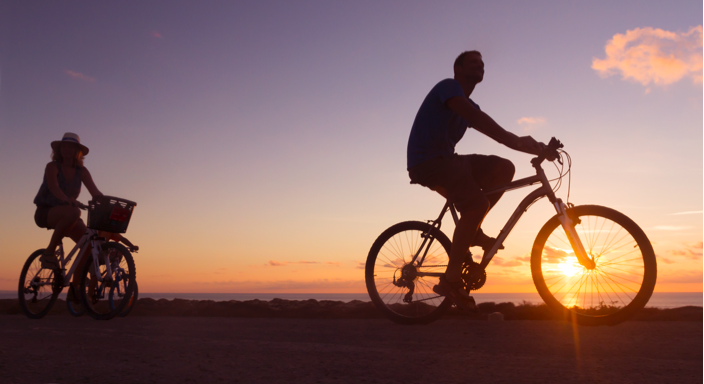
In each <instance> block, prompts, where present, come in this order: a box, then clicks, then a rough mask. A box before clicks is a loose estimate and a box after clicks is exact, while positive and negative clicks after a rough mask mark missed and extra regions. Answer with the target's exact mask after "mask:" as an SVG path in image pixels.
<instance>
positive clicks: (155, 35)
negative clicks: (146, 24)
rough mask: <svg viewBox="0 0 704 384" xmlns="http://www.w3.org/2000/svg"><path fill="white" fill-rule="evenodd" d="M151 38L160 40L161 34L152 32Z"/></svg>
mask: <svg viewBox="0 0 704 384" xmlns="http://www.w3.org/2000/svg"><path fill="white" fill-rule="evenodd" d="M152 37H156V38H157V39H161V33H159V32H157V31H152Z"/></svg>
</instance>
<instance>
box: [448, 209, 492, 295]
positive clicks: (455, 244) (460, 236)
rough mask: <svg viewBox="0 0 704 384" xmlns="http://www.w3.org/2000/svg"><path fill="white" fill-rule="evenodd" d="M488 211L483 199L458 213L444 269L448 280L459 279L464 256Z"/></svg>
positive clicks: (455, 280)
mask: <svg viewBox="0 0 704 384" xmlns="http://www.w3.org/2000/svg"><path fill="white" fill-rule="evenodd" d="M488 211H489V203H488V201H486V200H485V201H484V202H482V204H477V205H476V208H474V209H472V210H466V211H465V212H463V213H461V214H460V219H459V220H458V221H457V226H456V227H455V232H454V234H453V235H452V248H451V250H450V255H449V256H450V261H449V262H448V263H447V270H446V271H445V278H447V280H448V281H449V282H451V283H454V282H458V281H461V279H462V263H463V262H464V257H465V255H466V254H467V251H468V250H469V245H470V244H472V242H473V240H474V236H475V235H476V233H477V229H479V226H480V225H481V223H482V221H483V220H484V217H485V216H486V213H487V212H488Z"/></svg>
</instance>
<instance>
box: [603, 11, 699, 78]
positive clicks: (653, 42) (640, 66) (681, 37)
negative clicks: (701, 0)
mask: <svg viewBox="0 0 704 384" xmlns="http://www.w3.org/2000/svg"><path fill="white" fill-rule="evenodd" d="M604 49H605V50H606V58H604V59H597V58H594V59H593V60H592V69H594V70H595V71H597V73H599V75H600V76H602V77H608V76H611V75H615V74H619V73H620V74H621V76H622V78H623V79H624V80H630V81H635V82H638V83H641V84H643V85H645V86H647V85H649V84H651V83H652V84H655V85H667V84H672V83H675V82H677V81H680V80H681V79H683V78H685V77H689V78H691V79H692V81H694V82H695V83H701V82H702V26H701V25H699V26H697V27H692V28H690V29H689V31H687V32H670V31H665V30H662V29H659V28H651V27H646V28H636V29H633V30H629V31H626V33H625V34H620V33H617V34H615V35H614V37H613V38H612V39H611V40H609V41H608V42H607V43H606V47H605V48H604ZM646 92H647V91H646Z"/></svg>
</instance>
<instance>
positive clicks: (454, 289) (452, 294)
mask: <svg viewBox="0 0 704 384" xmlns="http://www.w3.org/2000/svg"><path fill="white" fill-rule="evenodd" d="M433 292H435V293H437V294H438V295H440V296H445V297H448V298H450V300H452V302H453V303H455V305H456V306H457V308H460V309H464V310H466V311H476V310H477V304H476V303H475V302H474V298H473V297H472V296H470V295H469V293H467V291H465V290H464V285H463V284H462V282H460V281H458V282H454V283H451V282H449V281H447V279H446V278H445V276H442V277H440V282H439V283H438V284H437V285H436V286H434V287H433Z"/></svg>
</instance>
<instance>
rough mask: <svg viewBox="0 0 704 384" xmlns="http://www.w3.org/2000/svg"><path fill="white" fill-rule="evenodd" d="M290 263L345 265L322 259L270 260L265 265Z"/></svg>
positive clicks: (273, 265) (282, 265)
mask: <svg viewBox="0 0 704 384" xmlns="http://www.w3.org/2000/svg"><path fill="white" fill-rule="evenodd" d="M289 264H306V265H310V264H323V265H332V266H336V267H340V266H342V265H343V264H342V263H341V262H339V261H325V262H322V261H308V260H301V261H276V260H269V262H268V263H266V264H265V265H266V266H268V267H284V266H286V265H289Z"/></svg>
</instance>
